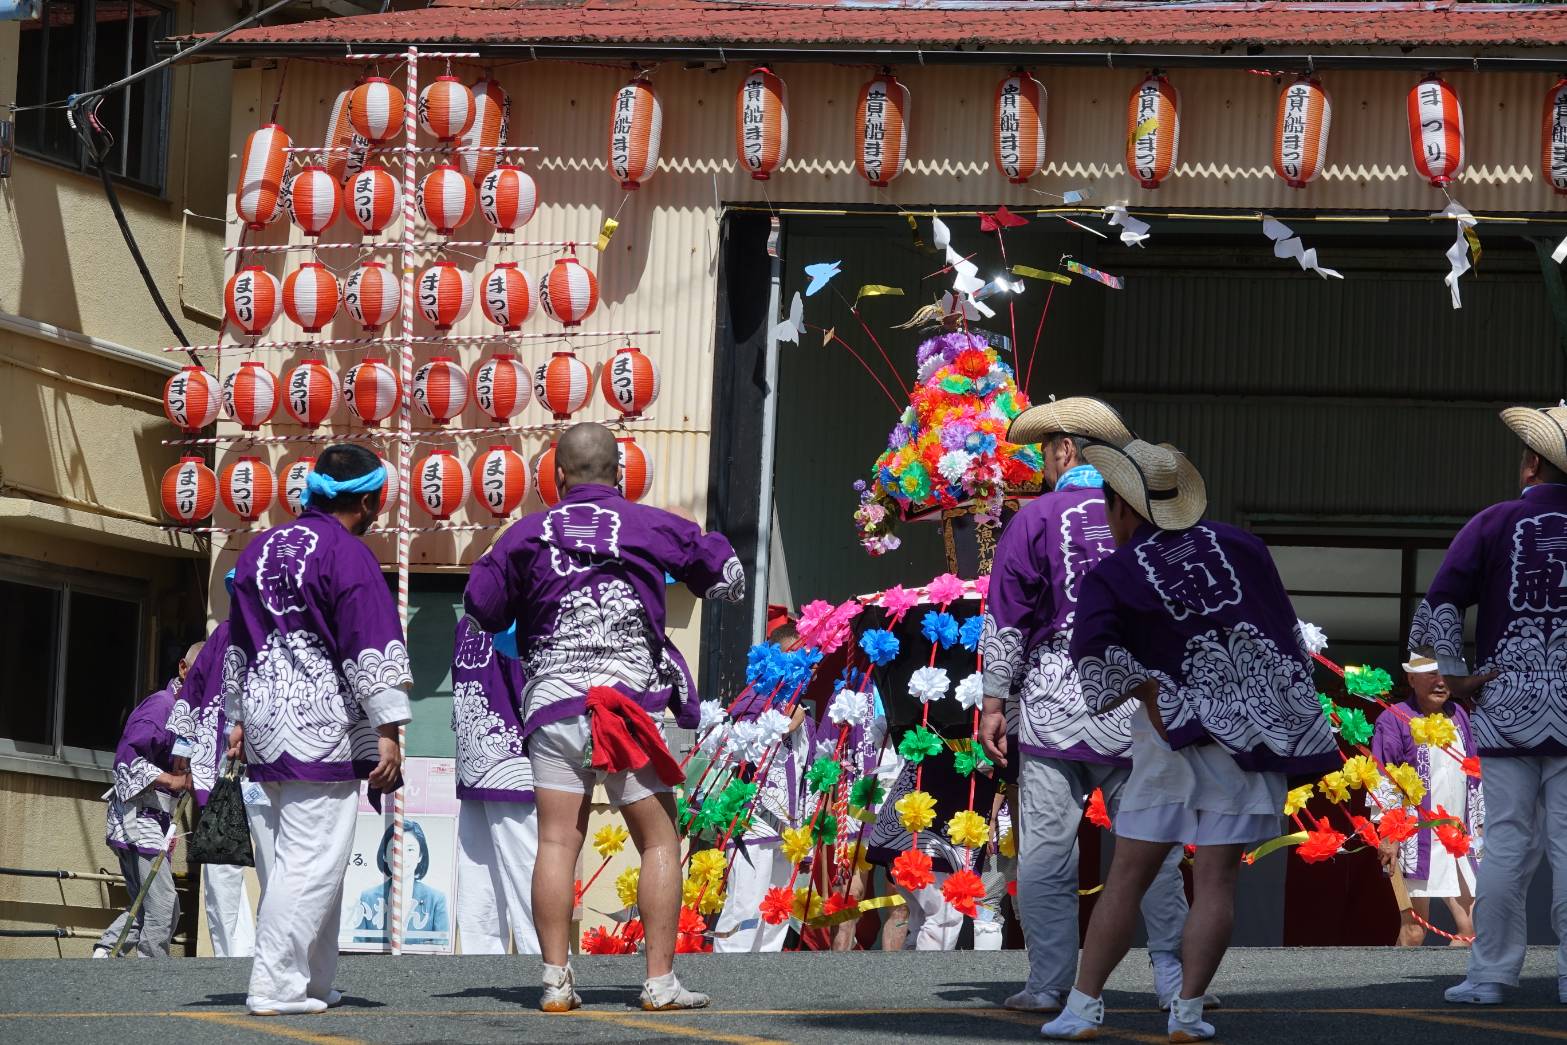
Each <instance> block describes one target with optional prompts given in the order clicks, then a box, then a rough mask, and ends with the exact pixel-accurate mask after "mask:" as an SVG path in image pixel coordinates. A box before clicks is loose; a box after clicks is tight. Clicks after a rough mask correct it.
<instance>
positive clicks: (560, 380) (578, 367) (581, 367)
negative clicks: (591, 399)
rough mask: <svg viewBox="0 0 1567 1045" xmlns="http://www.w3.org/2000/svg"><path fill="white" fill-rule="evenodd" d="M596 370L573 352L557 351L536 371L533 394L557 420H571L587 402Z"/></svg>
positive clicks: (534, 372)
mask: <svg viewBox="0 0 1567 1045" xmlns="http://www.w3.org/2000/svg"><path fill="white" fill-rule="evenodd" d="M592 391H593V372H592V371H591V370H589V369H588V365H587V364H586V363H584V362H583V361H582V360H580V359H578V358H577V357H576V356H575V355H573V354H572V353H570V352H564V351H562V352H556V353H554V354H553V355H551V356H550V358H549V359H547V360H546V361H544V362H543V363H540V364H539V365H538V367H537V368H536V369H535V370H534V371H533V394H534V395H535V396H537V397H538V399H539V402H540V403H541V404H543V406H544V408H545V409H546V410H548V411H549V412H550V413H551V414H553V415H554V417H555V420H557V421H565V420H568V419H569V418H570V417H571V415H572V414H574V413H576V412H577V411H578V410H581V409H582V408H583V407H584V406H586V405H587V402H588V395H589V394H590V393H591V392H592Z"/></svg>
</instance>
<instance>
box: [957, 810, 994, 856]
mask: <svg viewBox="0 0 1567 1045" xmlns="http://www.w3.org/2000/svg"><path fill="white" fill-rule="evenodd" d="M947 837H948V838H950V839H952V844H953V845H955V846H958V847H959V848H961V849H978V848H979V847H980V846H982V845H984V844H985V843H986V842H988V841H990V825H989V824H988V823H986V822H985V818H984V817H982V816H980V815H979V814H978V813H976V812H974V811H973V810H972V809H964V810H961V811H960V812H957V813H954V814H952V819H951V820H948V821H947Z"/></svg>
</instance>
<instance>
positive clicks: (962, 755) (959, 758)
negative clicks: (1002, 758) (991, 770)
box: [952, 740, 995, 776]
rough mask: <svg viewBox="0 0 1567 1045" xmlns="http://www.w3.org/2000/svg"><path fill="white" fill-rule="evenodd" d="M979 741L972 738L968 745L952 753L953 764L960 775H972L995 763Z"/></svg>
mask: <svg viewBox="0 0 1567 1045" xmlns="http://www.w3.org/2000/svg"><path fill="white" fill-rule="evenodd" d="M994 764H995V763H993V762H991V760H990V756H989V755H987V754H985V749H984V748H983V747H981V746H980V744H979V741H977V740H970V741H968V746H967V747H964V748H961V749H959V750H957V751H954V752H953V753H952V766H953V768H954V769H956V770H957V771H958V775H959V776H972V775H973V774H974V773H976V772H978V771H979V770H980V769H982V768H984V767H985V766H989V765H994Z"/></svg>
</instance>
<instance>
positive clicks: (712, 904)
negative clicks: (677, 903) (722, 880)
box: [687, 883, 727, 914]
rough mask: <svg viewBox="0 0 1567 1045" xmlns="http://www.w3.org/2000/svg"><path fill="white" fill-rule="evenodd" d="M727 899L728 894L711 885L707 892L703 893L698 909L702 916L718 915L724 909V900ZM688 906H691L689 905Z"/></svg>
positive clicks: (697, 905)
mask: <svg viewBox="0 0 1567 1045" xmlns="http://www.w3.org/2000/svg"><path fill="white" fill-rule="evenodd" d="M726 898H727V894H725V892H724V891H723V890H722V889H720V888H718V886H717V885H714V884H711V883H710V884H709V885H708V887H707V892H705V893H703V894H702V899H701V900H699V901H698V902H697V904H696V909H697V911H698V913H701V914H717V913H718V912H719V911H722V910H723V909H724V900H725V899H726ZM687 906H690V905H689V904H687Z"/></svg>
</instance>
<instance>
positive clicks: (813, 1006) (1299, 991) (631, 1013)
mask: <svg viewBox="0 0 1567 1045" xmlns="http://www.w3.org/2000/svg"><path fill="white" fill-rule="evenodd" d="M1464 961H1465V955H1464V953H1463V952H1460V951H1451V950H1447V949H1444V948H1436V947H1427V948H1421V949H1419V950H1414V951H1397V950H1394V949H1392V948H1384V949H1378V950H1371V949H1355V950H1313V949H1302V948H1296V949H1290V950H1263V949H1248V950H1237V951H1232V952H1231V953H1230V955H1229V957H1228V958H1227V959H1226V961H1225V964H1224V967H1223V969H1221V970H1220V973H1219V979H1218V981H1217V982H1216V983H1215V985H1214V990H1215V991H1216V992H1217V993H1219V994H1220V996H1221V997H1222V998H1223V1001H1224V1006H1223V1008H1222V1009H1220V1010H1219V1011H1218V1012H1216V1013H1214V1014H1213V1022H1214V1023H1215V1024H1216V1025H1217V1026H1218V1028H1219V1035H1220V1038H1221V1040H1225V1041H1232V1042H1264V1043H1267V1045H1274V1043H1283V1042H1319V1041H1338V1042H1353V1043H1357V1045H1395V1043H1401V1042H1411V1043H1415V1042H1418V1043H1420V1045H1458V1043H1460V1042H1461V1043H1463V1045H1472V1043H1489V1042H1514V1043H1526V1042H1530V1041H1535V1042H1538V1041H1546V1040H1554V1041H1567V1006H1563V1005H1560V1004H1558V1003H1557V1001H1556V969H1555V958H1554V954H1553V953H1552V952H1551V951H1548V950H1546V949H1543V948H1536V949H1534V950H1533V951H1531V953H1530V955H1529V960H1528V964H1527V966H1526V967H1525V970H1524V977H1525V982H1524V984H1523V986H1522V987H1519V988H1518V989H1516V990H1514V991H1513V992H1511V994H1510V995H1509V998H1508V1003H1507V1004H1506V1005H1505V1006H1502V1007H1499V1008H1474V1007H1468V1006H1463V1007H1459V1006H1450V1005H1447V1004H1445V1003H1444V1002H1443V1001H1442V997H1441V989H1442V988H1443V987H1445V986H1447V985H1448V984H1450V983H1453V982H1456V981H1457V980H1458V979H1460V978H1462V973H1463V968H1464ZM573 965H574V966H575V968H576V969H577V978H578V986H579V989H580V990H581V993H582V995H583V997H584V999H585V1001H586V1003H587V1007H586V1008H585V1009H583V1010H581V1011H580V1012H578V1013H573V1014H571V1015H568V1016H546V1015H543V1014H541V1013H539V1012H537V1011H536V1010H535V1006H536V1005H537V1004H538V998H539V990H538V987H537V986H536V985H537V983H538V973H539V966H538V962H537V960H535V959H531V958H502V957H462V958H449V957H404V958H398V959H392V958H386V957H366V956H353V957H345V958H344V959H343V962H342V967H341V969H340V971H339V974H338V986H339V987H340V988H341V989H343V990H344V992H345V993H346V994H347V995H348V1000H347V1002H346V1003H345V1004H344V1005H343V1007H341V1008H339V1009H335V1010H333V1011H331V1012H329V1013H326V1014H323V1015H319V1016H298V1017H279V1018H270V1019H258V1018H255V1017H251V1016H247V1015H246V1014H245V1012H244V1009H243V1003H244V992H245V983H246V979H247V977H248V973H249V963H248V962H246V961H244V960H235V959H228V960H224V959H184V960H177V961H171V962H153V961H146V960H120V961H113V962H107V961H98V962H92V961H73V960H54V961H48V960H45V961H7V962H3V963H0V1042H4V1043H6V1045H23V1043H26V1045H32V1043H40V1045H93V1043H97V1042H104V1043H111V1042H112V1043H114V1045H126V1043H129V1042H135V1043H137V1045H163V1043H172V1042H181V1043H183V1042H197V1043H202V1045H206V1043H244V1045H278V1043H279V1042H286V1041H295V1042H312V1043H317V1045H327V1043H330V1045H354V1043H359V1042H364V1043H388V1045H402V1043H413V1042H442V1043H445V1042H451V1043H489V1042H507V1043H512V1042H557V1041H558V1042H568V1041H569V1042H589V1043H592V1042H616V1043H621V1045H625V1043H632V1042H649V1043H652V1042H663V1043H668V1042H676V1041H680V1040H693V1039H695V1040H701V1041H710V1042H735V1043H742V1045H762V1043H768V1042H820V1043H841V1042H845V1041H850V1040H852V1041H854V1042H868V1043H894V1042H896V1043H899V1045H915V1043H917V1045H926V1043H930V1045H935V1043H940V1042H972V1041H974V1040H975V1039H987V1040H992V1041H1028V1040H1037V1035H1038V1032H1039V1024H1040V1022H1041V1021H1040V1020H1039V1019H1038V1018H1036V1017H1031V1016H1024V1015H1022V1014H1017V1013H1009V1012H1006V1011H1004V1010H1002V1009H1001V1008H1000V1007H999V1005H1000V1002H1001V999H1002V998H1004V997H1005V996H1006V995H1007V994H1009V993H1011V991H1012V990H1014V989H1015V988H1016V985H1017V983H1018V982H1019V979H1020V977H1021V976H1022V973H1023V969H1024V959H1023V955H1022V954H1021V953H1020V952H1015V951H1004V952H991V953H976V952H972V951H962V952H956V953H950V954H911V953H881V952H868V953H867V952H860V953H852V954H779V955H754V956H752V955H723V956H713V955H699V956H692V957H685V956H682V957H681V958H680V959H678V965H677V968H678V969H679V970H680V972H681V975H682V978H683V979H684V980H685V981H686V982H687V983H688V984H689V985H691V986H693V987H695V988H698V989H700V990H704V991H707V992H709V993H711V994H712V995H713V997H714V1003H715V1004H714V1007H713V1008H711V1009H707V1010H704V1011H702V1012H695V1013H678V1014H674V1013H644V1012H642V1011H641V1010H640V1009H638V1008H636V1007H635V1006H636V998H637V993H638V991H639V990H640V988H641V981H642V969H641V960H640V959H639V958H635V957H631V958H619V957H603V958H593V957H589V958H582V959H578V960H576V961H574V962H573ZM1151 987H1152V977H1151V974H1150V972H1149V969H1148V963H1147V958H1146V957H1145V956H1144V955H1143V954H1142V953H1141V952H1134V953H1133V954H1132V955H1131V956H1129V957H1128V958H1127V960H1126V962H1125V963H1124V964H1123V965H1122V967H1121V969H1120V970H1119V971H1118V972H1117V974H1116V976H1115V978H1114V979H1112V980H1111V983H1110V989H1109V991H1108V992H1107V997H1106V1001H1107V1003H1108V1009H1109V1012H1108V1016H1107V1020H1106V1033H1105V1034H1104V1035H1102V1036H1101V1039H1100V1040H1102V1041H1132V1042H1160V1043H1162V1042H1164V1041H1165V1034H1164V1017H1163V1016H1162V1015H1161V1014H1158V1013H1155V1012H1154V1011H1152V1004H1153V1000H1152V997H1151V995H1150V994H1149V993H1148V992H1149V991H1150V989H1151Z"/></svg>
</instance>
